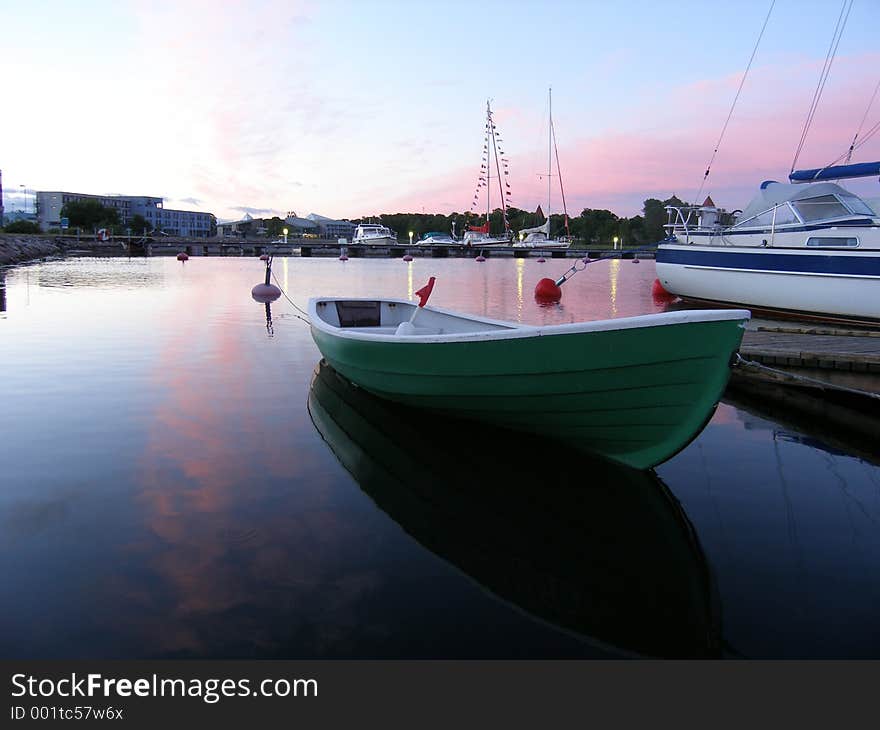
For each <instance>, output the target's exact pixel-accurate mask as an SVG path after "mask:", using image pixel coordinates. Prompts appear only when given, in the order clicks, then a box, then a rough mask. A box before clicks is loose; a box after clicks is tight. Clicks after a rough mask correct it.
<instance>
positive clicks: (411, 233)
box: [409, 231, 413, 246]
mask: <svg viewBox="0 0 880 730" xmlns="http://www.w3.org/2000/svg"><path fill="white" fill-rule="evenodd" d="M412 237H413V232H412V231H410V232H409V245H410V246H412Z"/></svg>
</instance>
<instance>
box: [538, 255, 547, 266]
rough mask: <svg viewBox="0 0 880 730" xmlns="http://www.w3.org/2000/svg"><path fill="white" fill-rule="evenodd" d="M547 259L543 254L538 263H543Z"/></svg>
mask: <svg viewBox="0 0 880 730" xmlns="http://www.w3.org/2000/svg"><path fill="white" fill-rule="evenodd" d="M546 260H547V259H545V258H544V257H543V256H541V257H540V258H538V263H539V264H543V263H544V262H545V261H546Z"/></svg>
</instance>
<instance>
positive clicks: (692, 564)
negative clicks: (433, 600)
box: [309, 361, 721, 657]
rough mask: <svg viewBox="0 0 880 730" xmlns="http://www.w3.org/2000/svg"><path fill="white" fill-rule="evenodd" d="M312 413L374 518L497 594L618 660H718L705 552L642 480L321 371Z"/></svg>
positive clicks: (661, 488) (677, 510) (681, 518)
mask: <svg viewBox="0 0 880 730" xmlns="http://www.w3.org/2000/svg"><path fill="white" fill-rule="evenodd" d="M309 412H310V414H311V417H312V421H313V422H314V424H315V426H316V428H317V429H318V431H319V432H320V434H321V436H322V437H323V438H324V440H325V441H326V442H327V444H328V445H329V446H330V448H331V449H332V450H333V452H334V454H335V455H336V457H337V458H338V459H339V461H340V462H341V463H342V464H343V466H344V467H345V468H346V469H347V470H348V471H349V472H350V473H351V475H352V476H353V477H354V478H355V479H356V480H357V482H358V483H359V484H360V487H361V489H363V490H364V492H366V494H368V495H369V496H370V497H371V498H372V499H373V500H374V501H375V502H376V504H377V505H378V506H379V507H380V508H381V509H382V510H384V511H385V512H386V513H387V514H388V515H389V516H390V517H391V518H392V519H394V520H395V521H396V522H397V523H398V524H400V526H401V527H402V528H403V529H404V530H405V531H406V532H407V533H408V534H410V535H411V536H412V537H413V538H415V539H416V540H417V541H418V542H419V543H421V544H422V545H423V546H425V547H426V548H428V549H429V550H431V551H432V552H433V553H435V554H436V555H438V556H440V557H442V558H444V559H445V560H447V561H449V562H450V563H452V564H453V565H454V566H456V567H457V568H458V569H460V570H462V571H463V572H464V573H466V574H467V575H468V576H470V577H471V578H473V579H474V580H476V581H477V582H478V583H480V584H481V585H482V586H483V587H484V588H486V589H488V590H489V591H491V592H492V593H494V594H496V595H497V596H499V597H501V598H503V599H505V600H506V601H509V602H510V603H512V604H514V605H515V606H516V607H518V608H520V609H522V610H524V611H527V612H528V613H530V614H532V615H534V616H536V617H538V618H539V619H541V620H543V621H546V622H549V623H551V624H553V625H555V626H558V627H561V628H563V629H565V630H567V631H570V632H575V633H576V634H578V635H580V636H582V637H584V638H586V639H587V640H589V641H590V642H592V643H596V644H599V645H601V646H603V647H605V648H612V649H614V650H617V651H619V652H620V653H622V654H624V655H629V654H635V655H646V656H663V657H711V656H718V655H720V643H721V641H720V619H719V609H718V602H717V595H716V590H715V586H714V583H713V580H712V578H711V575H710V571H709V567H708V565H707V563H706V559H705V556H704V555H703V551H702V549H701V548H700V545H699V542H698V540H697V538H696V535H695V533H694V530H693V528H692V526H691V523H690V521H689V520H688V518H687V516H686V515H685V513H684V512H683V510H682V508H681V506H680V504H679V503H678V501H677V500H676V499H675V497H674V496H673V495H672V494H671V493H670V491H669V490H668V489H667V488H666V486H665V485H664V484H663V482H661V481H660V479H659V478H658V476H657V475H656V474H655V473H654V472H653V471H636V470H633V469H630V468H627V467H623V466H619V465H614V464H611V463H610V462H604V461H600V460H594V459H589V458H584V457H583V456H582V455H580V454H575V453H574V452H572V451H571V450H570V449H566V448H565V447H564V446H562V445H561V444H560V443H558V442H554V441H550V440H542V439H539V438H536V437H533V436H528V437H524V436H522V435H521V434H514V433H512V432H508V431H503V430H500V429H490V428H488V427H487V426H485V425H478V424H472V423H467V422H463V421H458V420H452V419H446V418H441V417H438V416H434V415H428V414H426V413H424V412H422V411H419V410H416V409H412V408H408V407H405V406H401V405H399V404H395V403H391V402H389V401H385V400H382V399H379V398H377V397H375V396H372V395H370V394H369V393H367V392H366V391H364V390H362V389H360V388H357V387H356V386H354V385H352V384H351V383H350V382H349V381H347V380H345V379H344V378H343V377H342V376H341V375H339V374H338V373H337V372H336V371H335V370H333V369H332V368H331V367H330V366H329V365H327V364H326V363H325V362H323V361H322V362H321V363H320V364H319V365H318V366H317V368H316V370H315V374H314V378H313V381H312V386H311V390H310V391H309Z"/></svg>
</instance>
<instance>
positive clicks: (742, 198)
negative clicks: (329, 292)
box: [0, 0, 880, 219]
mask: <svg viewBox="0 0 880 730" xmlns="http://www.w3.org/2000/svg"><path fill="white" fill-rule="evenodd" d="M450 2H451V3H452V4H451V5H450V6H449V7H447V5H445V4H439V3H430V2H425V3H416V4H413V5H411V6H408V7H407V10H406V13H405V14H402V13H401V11H400V5H399V4H397V3H394V2H390V1H387V2H377V3H376V4H375V6H371V7H367V6H364V5H361V4H358V3H352V2H343V1H342V0H327V1H326V2H322V3H312V2H306V1H304V0H297V1H295V2H287V1H282V0H254V2H251V3H248V4H247V5H245V4H238V3H228V4H223V5H222V6H219V5H216V4H214V3H210V2H207V1H206V0H181V1H180V2H157V3H148V4H138V3H130V4H129V3H112V2H109V0H91V1H90V2H87V3H85V4H84V5H83V6H81V7H80V6H77V7H75V8H74V7H73V6H70V7H68V6H67V5H65V4H63V3H58V4H56V5H54V6H53V19H54V22H53V23H52V24H51V26H47V25H46V23H45V17H44V16H45V12H44V11H41V9H40V8H39V7H36V6H29V5H25V4H21V7H13V6H10V8H9V9H8V10H7V12H6V14H5V16H4V23H5V31H4V34H5V38H6V44H7V48H6V49H5V54H6V57H7V58H16V59H18V60H19V61H20V63H19V64H18V66H17V67H18V68H20V71H21V72H20V73H8V74H7V76H6V77H5V82H6V84H5V85H6V89H5V91H6V98H7V99H14V100H15V104H14V105H13V106H10V107H8V108H7V110H6V112H5V113H4V114H3V115H0V139H2V140H3V142H4V145H3V148H2V156H0V169H2V170H3V181H4V187H5V190H6V195H5V199H6V204H7V206H8V207H10V206H11V207H15V203H16V199H17V196H18V194H19V189H20V186H21V185H25V186H26V188H27V189H29V190H73V191H81V192H91V193H102V194H107V193H120V194H140V195H160V196H163V197H164V198H165V199H166V206H167V207H179V208H184V209H190V210H208V211H210V212H213V213H215V214H216V215H218V217H220V218H221V219H228V218H238V217H241V215H242V214H243V213H244V212H245V211H248V212H251V213H252V214H254V215H260V214H273V213H274V214H281V215H283V214H284V213H286V212H287V211H296V212H297V213H298V214H299V215H305V214H307V213H309V212H317V213H321V214H324V215H328V216H334V217H358V216H362V215H371V214H372V215H375V214H377V213H382V212H405V211H411V212H418V211H421V210H422V209H424V210H425V211H426V212H433V211H437V212H444V213H449V212H452V211H463V210H466V209H468V208H469V207H470V204H471V200H472V196H473V191H474V185H475V182H476V177H477V174H478V171H479V165H480V156H481V147H482V142H483V140H482V130H483V120H484V119H483V118H484V110H485V102H486V99H487V98H490V97H491V98H492V103H493V108H494V109H495V110H496V119H497V120H498V123H499V125H500V127H501V130H502V131H503V133H504V139H505V151H506V153H507V157H508V158H509V159H510V178H509V179H510V182H511V186H512V193H513V195H512V197H511V201H512V203H513V204H514V205H517V206H518V207H522V208H526V209H534V208H535V206H536V205H537V204H538V203H541V205H542V207H544V208H545V209H546V207H547V203H546V186H545V183H544V182H542V181H541V180H539V178H538V176H537V174H538V173H539V172H540V171H541V170H545V169H546V160H547V158H546V156H547V147H546V139H547V137H546V129H547V124H546V121H547V88H548V86H551V85H552V86H553V88H554V107H553V111H554V122H555V127H556V132H557V140H558V142H559V145H560V148H559V156H560V161H561V164H562V172H563V176H564V178H563V179H564V182H565V188H566V197H567V200H568V208H569V211H570V212H571V213H573V214H577V213H579V212H580V210H581V209H583V208H585V207H592V208H609V209H611V210H612V211H614V212H616V213H617V214H619V215H634V214H636V213H638V212H639V211H640V210H641V207H642V201H643V200H644V199H645V198H647V197H658V198H665V197H668V196H670V195H672V194H673V193H675V194H677V195H678V196H679V197H682V198H690V197H693V196H694V195H696V193H697V190H698V188H699V186H700V181H701V178H702V174H703V171H704V170H705V166H706V163H707V162H708V160H709V158H710V156H711V153H712V149H713V147H714V145H715V142H716V140H717V137H718V134H719V132H720V130H721V127H722V124H723V123H724V119H725V117H726V116H727V113H728V110H729V108H730V104H731V101H732V99H733V96H734V94H735V92H736V88H737V86H738V84H739V80H740V78H741V75H742V73H743V70H744V69H745V65H746V62H747V60H748V57H749V53H750V51H751V49H752V47H753V44H754V42H755V39H756V35H757V31H758V30H759V29H760V27H761V24H762V22H763V20H764V17H765V16H766V13H767V7H768V4H766V3H763V2H757V0H755V1H754V2H747V3H743V4H742V5H741V6H739V7H738V8H737V17H736V19H735V22H733V21H732V22H731V23H730V24H728V25H725V24H722V26H720V27H717V28H715V30H714V31H713V33H712V34H706V33H703V32H699V27H700V26H699V23H698V22H697V21H696V18H699V17H701V16H702V15H703V14H705V13H706V12H717V10H716V9H713V8H712V7H711V5H709V6H707V5H706V4H705V3H697V2H694V3H690V2H683V3H682V4H680V5H676V6H674V7H665V8H664V7H660V6H655V5H652V4H650V3H644V4H642V3H636V4H635V5H634V6H633V7H631V8H629V9H626V8H618V7H610V6H606V5H601V6H600V5H595V4H592V3H575V2H567V1H566V0H558V2H557V3H556V4H553V3H551V4H550V5H547V4H546V3H537V2H528V1H526V0H523V2H522V3H520V4H517V5H516V8H515V10H516V12H511V8H510V7H509V6H508V5H506V4H504V3H498V2H496V0H486V3H485V5H481V6H479V7H474V6H472V5H471V4H468V3H465V2H463V0H450ZM465 10H467V13H468V15H467V17H468V23H467V25H468V27H470V26H473V28H479V27H482V26H483V24H485V23H487V22H489V21H490V20H492V19H493V18H495V17H496V16H497V15H498V14H503V15H504V17H505V18H506V20H505V24H506V25H505V27H506V28H507V32H508V35H509V37H510V38H518V39H525V38H529V37H531V36H532V34H533V32H534V29H535V28H536V27H545V26H546V21H547V13H548V10H549V11H552V13H551V15H552V16H553V17H554V18H556V19H557V20H559V21H564V23H563V27H565V28H566V29H567V31H568V35H565V33H564V32H563V31H558V33H556V32H555V33H556V34H555V35H553V39H554V41H553V43H554V46H553V52H552V53H549V52H548V53H544V52H541V53H539V54H533V53H523V52H522V48H520V46H519V45H518V44H519V43H520V41H517V42H516V43H514V44H513V45H512V46H511V47H510V48H507V46H504V47H503V48H504V50H503V53H502V54H501V56H499V59H498V61H499V62H498V64H492V65H490V67H487V66H486V64H485V63H484V61H485V59H484V58H483V56H482V55H480V54H478V53H476V51H475V48H474V45H473V37H472V34H470V33H466V32H464V30H463V28H462V24H461V22H460V20H457V18H458V17H459V15H460V13H461V12H463V11H465ZM838 12H839V8H837V7H832V6H831V5H829V4H827V3H823V2H819V1H818V0H815V1H814V0H802V2H799V3H795V2H794V0H779V2H777V5H776V7H775V9H774V11H773V14H772V16H771V19H770V22H769V24H768V26H767V32H766V34H765V37H764V39H763V40H762V45H761V46H760V50H759V53H758V54H757V56H756V61H755V64H754V66H753V67H752V69H751V72H750V76H749V78H748V81H747V83H746V85H745V87H744V89H743V93H742V96H741V99H740V102H739V104H738V106H737V109H736V112H735V114H734V116H733V119H732V121H731V124H730V127H729V129H728V130H727V134H726V137H725V139H724V141H723V143H722V145H721V148H720V150H719V153H718V156H717V158H716V161H715V163H714V166H713V170H712V174H711V176H710V179H709V183H708V185H707V187H706V189H705V191H704V194H705V193H706V192H710V193H711V194H712V195H713V198H714V199H715V200H716V202H717V203H719V204H720V205H724V206H726V207H728V208H734V207H742V206H743V205H744V204H745V203H746V202H747V201H748V199H749V198H750V197H751V195H752V192H753V191H754V190H755V189H756V188H757V186H758V185H759V184H760V183H761V181H762V180H764V179H767V178H774V179H778V180H784V179H785V177H786V175H787V173H788V170H789V166H790V164H791V159H792V156H793V154H794V149H795V147H796V144H797V140H798V138H799V136H800V131H801V126H802V124H803V120H804V117H805V115H806V112H807V108H808V106H809V103H810V98H811V96H812V94H813V90H814V88H815V85H816V82H817V80H818V77H819V70H820V69H821V66H822V62H823V60H824V58H825V53H826V50H827V48H828V43H829V40H830V30H831V29H832V28H833V25H834V22H835V19H836V17H837V14H838ZM878 19H880V6H878V5H877V4H876V3H867V4H865V3H863V4H861V5H858V4H857V5H855V6H854V9H853V11H852V16H851V18H850V20H849V23H848V26H847V29H846V34H845V36H844V38H843V42H842V43H841V45H840V48H839V50H838V55H837V58H836V60H835V64H834V67H833V70H832V74H831V76H830V78H829V82H828V85H827V87H826V89H825V94H824V97H823V99H822V104H821V106H820V108H819V113H818V115H817V116H816V119H815V122H814V124H813V129H812V131H811V134H810V137H809V139H808V143H807V145H806V148H805V150H804V153H803V155H802V157H801V160H800V161H799V165H800V166H805V167H813V166H821V165H824V164H826V163H828V162H830V161H831V160H832V159H834V158H835V157H837V156H838V155H839V154H840V153H841V152H843V151H844V150H845V149H846V147H847V146H848V144H849V141H850V139H851V138H852V135H853V134H854V132H855V129H856V127H857V125H858V121H859V120H860V119H861V117H862V115H863V113H864V111H865V107H866V105H867V102H868V99H869V98H870V96H871V93H872V91H873V89H874V87H875V85H876V83H877V72H876V69H877V68H880V53H878V52H877V51H876V50H875V47H876V37H875V34H874V33H873V31H872V29H875V28H876V27H877V20H878ZM493 22H494V21H493ZM622 28H626V32H625V33H623V32H621V29H622ZM661 31H662V33H661ZM560 33H561V34H562V35H559V34H560ZM710 36H711V39H710ZM661 39H662V42H661ZM878 120H880V101H878V102H876V103H875V105H874V107H873V109H872V110H871V112H870V114H869V115H868V119H867V123H866V129H868V128H870V127H871V126H872V125H873V124H875V123H876V122H877V121H878ZM878 158H880V135H877V137H876V138H875V139H873V140H871V141H870V142H869V143H868V144H867V145H866V146H865V147H864V148H863V149H862V150H861V151H860V152H859V154H858V156H857V160H859V161H866V160H871V159H878ZM874 183H875V185H874V187H875V188H876V181H874ZM496 201H497V194H496ZM19 204H20V201H19ZM482 205H483V204H482V203H481V204H480V207H482ZM550 207H551V209H552V210H554V211H558V210H559V209H560V208H561V205H560V200H559V196H558V193H554V200H553V201H552V202H551V206H550Z"/></svg>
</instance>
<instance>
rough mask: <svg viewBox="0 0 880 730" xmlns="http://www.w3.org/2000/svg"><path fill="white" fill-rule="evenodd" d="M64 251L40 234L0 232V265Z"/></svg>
mask: <svg viewBox="0 0 880 730" xmlns="http://www.w3.org/2000/svg"><path fill="white" fill-rule="evenodd" d="M64 251H65V249H64V248H62V247H61V246H59V245H58V244H57V243H56V242H55V241H53V240H52V239H51V238H48V237H46V236H42V235H40V234H27V233H0V266H8V265H10V264H21V263H26V262H27V261H33V260H35V259H41V258H45V257H46V256H56V255H58V254H62V253H64Z"/></svg>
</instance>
